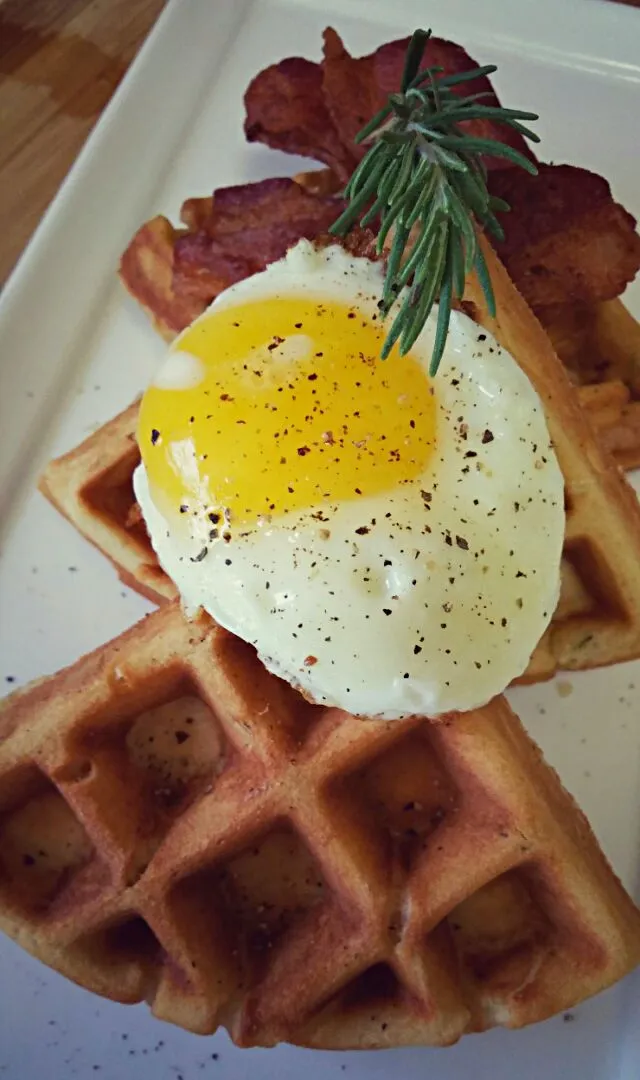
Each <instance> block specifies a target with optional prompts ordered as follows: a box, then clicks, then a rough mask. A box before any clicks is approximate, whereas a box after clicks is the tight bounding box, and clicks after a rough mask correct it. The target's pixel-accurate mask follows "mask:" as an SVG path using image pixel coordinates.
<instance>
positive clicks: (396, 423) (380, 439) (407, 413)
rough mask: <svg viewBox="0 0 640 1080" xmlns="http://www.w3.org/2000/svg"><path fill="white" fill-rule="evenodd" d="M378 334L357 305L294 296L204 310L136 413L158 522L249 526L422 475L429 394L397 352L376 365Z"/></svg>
mask: <svg viewBox="0 0 640 1080" xmlns="http://www.w3.org/2000/svg"><path fill="white" fill-rule="evenodd" d="M384 336H385V331H384V329H383V328H382V326H381V325H380V323H379V322H378V321H374V319H372V318H368V317H367V316H366V315H364V314H363V313H362V312H361V311H359V310H358V309H357V308H355V307H352V306H349V305H347V304H340V303H336V302H334V301H328V300H322V299H318V298H317V297H313V296H304V295H303V296H296V297H277V296H276V297H271V298H269V299H265V300H257V301H252V302H248V303H242V304H237V305H230V306H223V307H220V308H219V309H216V308H215V307H214V308H213V309H212V310H211V312H210V314H208V315H207V316H206V317H204V318H202V319H200V320H198V321H197V322H196V323H194V324H193V325H192V326H191V327H189V329H188V330H186V331H185V332H184V333H183V334H182V335H181V337H180V338H179V340H178V341H177V342H176V343H175V344H174V346H173V347H172V351H171V354H170V356H169V359H168V363H167V365H166V366H165V369H164V373H163V374H161V377H159V378H158V379H157V381H156V383H155V384H153V385H151V386H150V387H149V389H148V390H147V391H146V393H145V395H144V398H143V400H142V405H141V412H140V421H139V431H138V439H139V443H140V447H141V452H142V458H143V461H144V465H145V468H146V471H147V476H148V480H149V487H150V491H151V495H152V498H153V500H154V502H155V504H156V506H157V507H158V509H159V510H160V511H161V512H162V513H163V514H164V516H165V518H169V519H176V518H177V517H178V515H179V514H183V515H184V514H188V513H199V512H203V511H204V512H206V513H207V514H208V515H209V517H210V519H211V520H213V521H216V520H217V519H220V521H223V520H224V522H225V523H226V524H227V526H228V527H231V528H233V529H235V528H236V527H237V526H240V527H244V528H251V527H252V526H255V525H256V524H260V523H261V522H263V521H264V519H265V517H266V518H268V517H270V516H273V517H276V516H278V517H279V516H281V515H284V514H291V513H294V512H297V513H299V512H300V511H303V510H306V509H310V508H314V507H318V505H319V504H322V505H326V504H327V503H335V504H337V503H339V502H344V501H345V500H354V499H360V498H362V497H364V496H371V495H377V494H380V493H384V492H385V491H391V490H393V489H395V488H397V487H398V486H399V485H402V484H406V483H410V482H412V481H414V480H415V479H416V478H417V477H419V476H420V475H421V474H423V473H424V471H425V467H426V466H427V463H428V459H429V457H430V455H431V453H432V452H433V448H434V445H435V398H434V390H433V386H432V384H431V383H430V381H429V379H428V377H427V375H426V372H425V370H424V368H423V366H422V365H421V364H420V363H419V361H418V360H417V359H416V358H415V357H414V356H412V355H411V354H409V355H407V356H404V357H402V356H400V354H399V352H398V350H397V349H396V350H394V351H393V353H392V354H391V356H390V357H389V358H388V360H386V361H382V360H380V352H381V349H382V345H383V341H384ZM185 354H186V355H185ZM194 358H195V359H194ZM181 361H184V362H185V364H184V366H183V367H182V369H181ZM181 370H182V371H183V372H185V373H187V374H188V377H184V378H182V377H181V375H180V371H181ZM172 371H173V373H174V374H173V376H172Z"/></svg>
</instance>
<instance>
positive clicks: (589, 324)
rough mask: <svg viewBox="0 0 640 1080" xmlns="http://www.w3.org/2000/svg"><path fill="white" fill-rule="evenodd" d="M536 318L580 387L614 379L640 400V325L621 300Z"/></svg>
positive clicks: (547, 311)
mask: <svg viewBox="0 0 640 1080" xmlns="http://www.w3.org/2000/svg"><path fill="white" fill-rule="evenodd" d="M537 314H538V318H539V319H540V321H541V323H542V325H543V326H544V328H545V330H546V332H547V334H548V335H549V337H550V338H551V341H552V343H553V346H554V348H555V350H556V352H557V354H558V356H559V357H560V359H561V360H562V362H563V363H564V364H565V365H566V367H567V368H568V369H569V371H570V372H571V375H572V377H573V378H574V379H575V381H576V382H577V383H581V384H584V385H588V384H598V383H603V382H608V381H610V380H612V379H615V380H618V381H620V382H623V383H624V384H625V385H626V386H627V387H628V388H629V391H630V394H631V395H632V396H633V398H634V399H637V398H640V323H638V322H637V320H636V319H634V317H633V315H632V314H631V313H630V312H629V311H628V310H627V308H626V307H625V306H624V304H623V303H622V300H620V299H619V298H617V299H615V300H606V301H603V302H601V303H599V304H586V303H582V304H560V305H558V306H556V307H547V308H542V309H541V310H540V311H538V312H537Z"/></svg>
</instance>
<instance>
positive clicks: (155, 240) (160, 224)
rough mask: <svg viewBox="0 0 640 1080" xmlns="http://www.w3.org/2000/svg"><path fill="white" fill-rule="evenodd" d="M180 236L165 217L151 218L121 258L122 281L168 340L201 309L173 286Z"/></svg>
mask: <svg viewBox="0 0 640 1080" xmlns="http://www.w3.org/2000/svg"><path fill="white" fill-rule="evenodd" d="M181 235H182V233H181V232H180V231H179V230H178V229H174V227H173V225H172V224H171V222H170V221H167V219H166V218H165V217H161V216H158V217H154V218H151V220H150V221H147V222H145V224H144V225H142V226H141V227H140V228H139V229H138V231H137V233H136V234H135V236H134V237H133V239H132V240H131V241H130V243H129V245H128V246H127V248H126V250H125V251H124V253H123V255H122V258H121V260H120V278H121V280H122V282H123V284H124V285H125V287H126V288H127V289H128V291H129V292H130V293H131V295H132V296H134V297H135V299H136V300H137V301H138V303H139V304H141V306H142V307H143V308H144V309H145V310H146V311H147V312H148V313H149V314H150V316H151V318H152V320H153V322H154V325H155V327H156V329H157V330H158V331H159V333H161V334H162V336H163V337H165V338H167V339H170V338H172V337H173V336H174V335H175V334H177V333H178V331H179V330H182V328H183V327H185V326H188V325H189V323H190V322H193V320H194V319H195V318H196V316H197V315H199V314H200V312H201V311H202V304H201V303H200V302H199V301H198V300H197V299H195V300H194V298H193V297H191V296H188V295H185V294H184V293H182V292H180V291H176V289H175V288H174V283H173V255H174V248H175V244H176V241H177V239H178V238H179V237H180V236H181Z"/></svg>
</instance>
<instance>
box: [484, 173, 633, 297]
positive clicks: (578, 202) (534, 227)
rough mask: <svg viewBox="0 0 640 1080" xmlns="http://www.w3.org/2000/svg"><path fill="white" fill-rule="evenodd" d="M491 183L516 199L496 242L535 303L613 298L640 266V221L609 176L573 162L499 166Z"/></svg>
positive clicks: (518, 282) (495, 190)
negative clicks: (639, 228) (616, 195)
mask: <svg viewBox="0 0 640 1080" xmlns="http://www.w3.org/2000/svg"><path fill="white" fill-rule="evenodd" d="M491 190H492V192H493V194H495V195H499V196H500V197H501V198H503V199H506V201H507V202H508V203H509V205H510V206H511V211H510V212H509V213H508V214H505V215H503V217H502V224H503V226H504V229H505V241H504V243H502V244H498V245H496V247H497V251H498V254H499V255H500V258H501V259H502V261H503V262H504V264H505V266H506V267H507V269H508V271H509V273H510V275H511V277H512V278H513V280H514V282H515V283H516V285H517V286H518V288H519V290H520V292H521V293H522V295H523V296H524V297H525V299H526V300H527V302H528V303H529V304H530V305H531V307H533V308H536V309H538V308H542V307H545V306H547V305H550V304H563V303H568V302H572V303H573V302H576V301H580V302H588V303H593V302H594V301H600V300H610V299H612V298H613V297H614V296H618V295H619V294H620V293H621V292H622V291H623V290H624V288H625V286H626V285H627V284H628V282H630V281H631V280H632V279H633V278H634V277H635V275H636V273H637V271H638V269H639V268H640V236H638V234H637V232H636V231H635V225H636V222H635V220H634V218H632V216H631V214H628V213H627V211H626V210H624V209H623V207H622V206H620V205H619V204H618V203H616V202H614V200H613V198H612V195H611V189H610V187H609V185H608V183H607V181H606V180H604V179H603V178H602V177H601V176H597V175H596V174H595V173H592V172H589V171H588V170H587V169H579V168H576V167H575V166H573V165H540V166H539V167H538V175H537V176H529V174H528V173H525V172H523V171H522V170H521V169H504V170H500V171H499V172H496V173H493V174H492V177H491Z"/></svg>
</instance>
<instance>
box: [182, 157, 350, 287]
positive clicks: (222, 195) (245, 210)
mask: <svg viewBox="0 0 640 1080" xmlns="http://www.w3.org/2000/svg"><path fill="white" fill-rule="evenodd" d="M342 205H343V204H342V201H341V200H340V199H336V198H334V197H332V196H328V197H326V196H325V197H319V196H315V195H310V194H308V193H307V192H306V191H305V190H304V189H303V188H302V187H301V186H300V184H297V183H296V182H295V180H290V179H289V178H287V177H277V178H275V179H272V180H262V181H260V182H259V183H255V184H241V185H239V186H237V187H229V188H220V189H219V190H218V191H216V192H215V195H214V199H213V203H212V212H211V214H210V216H209V217H208V218H207V219H206V220H204V221H201V222H200V228H199V229H198V231H197V232H193V233H185V234H184V235H182V236H180V237H178V238H177V240H176V244H175V257H174V267H173V280H174V286H175V289H176V291H178V292H179V293H181V294H182V295H185V296H186V295H188V296H192V297H197V298H198V299H199V300H201V301H202V302H203V303H205V304H208V303H210V302H211V301H212V300H213V298H214V297H215V296H217V295H218V293H219V292H221V291H222V289H226V288H228V286H229V285H233V284H234V283H235V282H236V281H240V280H241V279H242V278H245V277H249V275H250V274H255V273H257V272H258V271H259V270H264V268H265V266H267V265H268V264H269V263H271V262H274V261H275V260H276V259H279V258H281V257H282V256H283V255H284V254H285V252H286V251H287V249H288V248H289V247H291V246H292V244H295V243H297V241H298V240H300V239H302V238H303V237H306V238H308V239H312V238H313V237H314V236H317V235H318V233H321V232H324V231H325V230H326V229H328V228H329V226H330V225H331V224H332V223H333V222H334V221H335V219H336V217H337V216H338V214H339V213H340V210H341V208H342Z"/></svg>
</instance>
